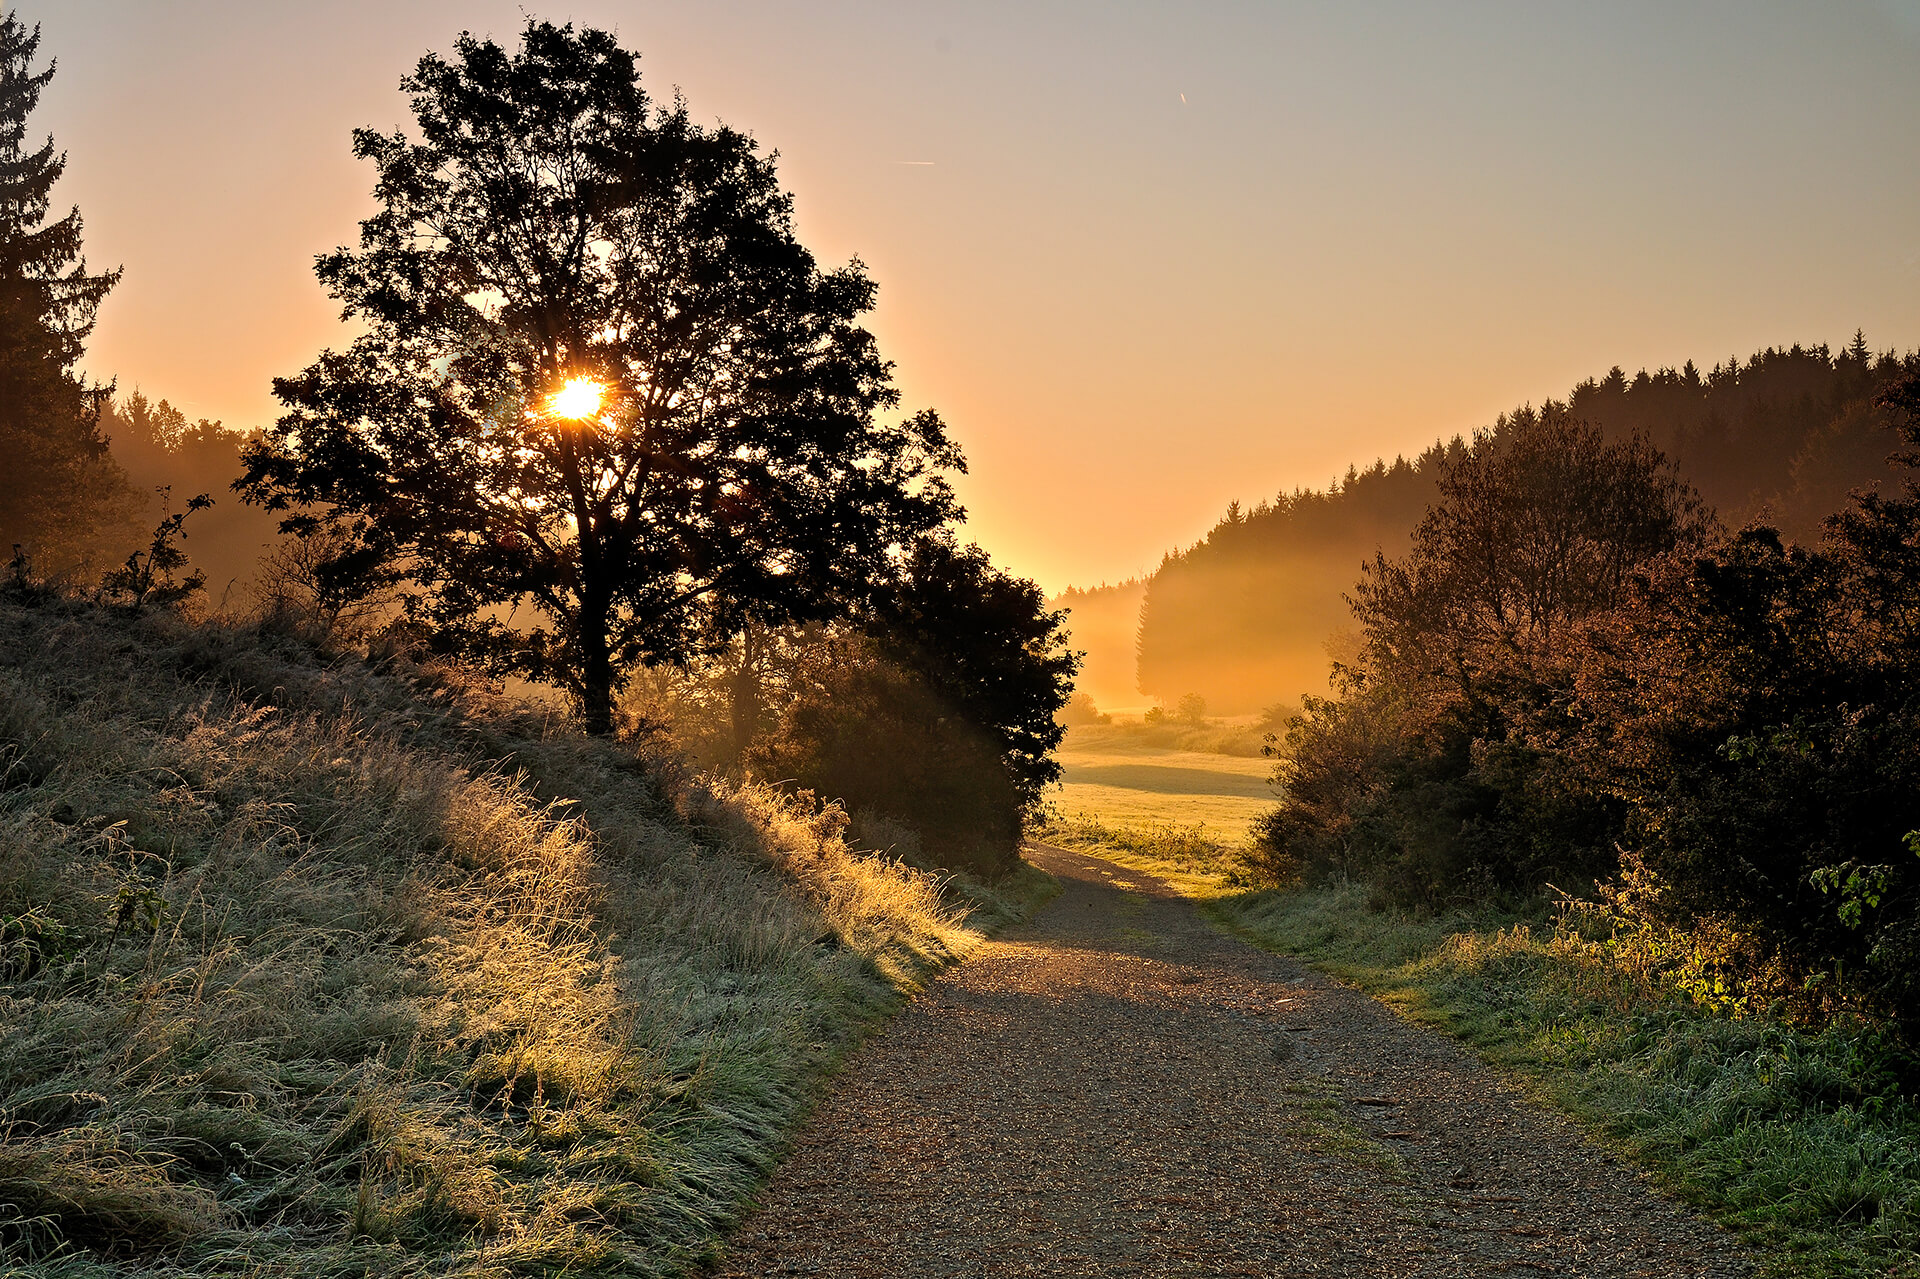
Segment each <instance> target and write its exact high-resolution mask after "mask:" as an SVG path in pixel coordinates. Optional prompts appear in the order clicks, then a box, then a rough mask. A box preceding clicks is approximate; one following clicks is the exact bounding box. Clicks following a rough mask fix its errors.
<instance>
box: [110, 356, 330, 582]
mask: <svg viewBox="0 0 1920 1279" xmlns="http://www.w3.org/2000/svg"><path fill="white" fill-rule="evenodd" d="M100 425H101V428H102V431H103V433H104V434H106V436H107V437H108V438H109V439H110V440H111V441H112V444H113V457H114V460H115V461H116V462H118V463H119V464H120V466H121V467H122V468H124V470H125V471H126V474H127V479H128V480H129V482H131V484H132V485H133V488H134V492H135V494H136V495H137V496H138V497H141V498H144V499H145V506H144V508H142V509H139V510H138V511H137V513H138V514H139V515H140V516H141V518H142V520H143V522H144V523H146V524H147V525H151V524H152V523H153V522H154V521H155V520H157V519H159V518H161V514H162V512H161V511H160V509H159V508H160V506H161V505H162V504H163V499H162V498H160V496H159V495H160V494H161V493H162V492H165V493H167V494H169V495H170V496H171V498H172V499H173V500H174V501H175V503H176V504H177V503H178V501H179V500H180V499H182V498H184V497H187V496H190V495H192V494H196V493H215V494H217V493H225V492H226V491H227V490H228V489H229V487H230V486H231V485H232V484H233V481H234V480H235V479H236V478H238V477H239V475H240V473H241V472H242V471H243V470H245V469H246V468H245V467H244V466H243V465H242V464H241V461H240V452H241V449H242V448H243V447H244V446H245V445H246V444H247V442H248V437H247V436H245V435H242V434H240V433H239V432H238V431H230V430H228V429H227V428H226V427H224V426H222V425H221V424H220V423H218V422H211V421H208V420H207V419H205V418H201V419H199V420H197V421H189V420H188V418H187V415H186V414H185V413H183V412H181V411H180V410H179V409H177V408H175V407H174V406H173V405H172V404H169V403H168V402H167V401H166V400H164V399H161V400H156V399H153V398H151V397H149V396H147V395H146V394H144V393H143V392H141V391H140V390H138V389H137V388H136V389H135V390H133V391H131V392H128V393H125V394H122V395H120V396H117V397H115V399H114V400H113V401H112V402H110V403H109V404H107V405H105V406H104V408H103V409H102V412H101V418H100ZM192 523H193V531H192V535H191V538H190V541H191V544H192V555H193V562H194V564H195V565H197V566H198V567H199V569H200V570H202V571H204V572H205V573H206V577H207V591H208V595H209V598H210V600H211V602H213V603H214V604H216V605H218V604H220V603H221V602H223V601H224V602H226V603H227V604H228V605H230V606H231V605H233V604H236V603H239V602H241V601H245V600H248V599H251V598H253V597H254V596H256V595H257V594H258V593H259V592H265V593H266V594H267V595H269V596H272V595H274V594H275V592H276V591H278V590H279V588H280V583H279V582H278V581H277V580H276V574H277V573H278V572H279V567H285V565H286V562H287V561H288V559H289V557H290V556H293V555H294V553H293V552H290V551H288V550H287V549H286V548H284V547H283V546H282V545H281V543H282V541H283V539H282V538H281V537H280V536H279V533H278V530H277V527H276V526H277V525H278V524H279V519H278V517H276V516H273V515H269V514H267V513H266V512H264V511H261V510H259V509H258V508H255V507H250V506H247V505H245V504H243V503H241V502H238V501H233V500H230V499H229V500H219V501H216V503H215V505H214V506H213V507H212V509H210V510H204V511H200V512H198V513H196V514H195V515H194V517H193V521H192ZM333 549H336V550H337V549H338V548H333ZM262 556H269V557H274V558H275V559H276V561H277V562H278V563H279V567H275V568H268V567H266V566H264V565H263V563H262ZM296 558H297V557H296ZM269 602H271V601H269Z"/></svg>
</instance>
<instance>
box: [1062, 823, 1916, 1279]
mask: <svg viewBox="0 0 1920 1279" xmlns="http://www.w3.org/2000/svg"><path fill="white" fill-rule="evenodd" d="M1055 838H1056V842H1067V843H1075V844H1077V845H1078V846H1080V847H1083V848H1087V849H1089V850H1092V851H1098V852H1100V853H1101V854H1102V855H1103V856H1110V857H1113V858H1114V859H1115V860H1118V861H1122V862H1124V863H1127V864H1131V865H1135V866H1138V867H1139V868H1140V869H1143V870H1148V871H1153V872H1156V873H1160V874H1162V875H1164V876H1166V877H1167V878H1169V879H1170V880H1171V881H1172V882H1174V883H1175V885H1176V886H1178V887H1181V888H1182V889H1183V891H1187V892H1189V893H1191V894H1192V895H1195V896H1198V897H1201V898H1203V899H1205V908H1206V909H1207V910H1208V911H1209V912H1210V913H1211V914H1213V915H1214V916H1215V917H1216V918H1217V919H1219V920H1220V921H1221V922H1222V923H1223V924H1225V925H1226V926H1228V927H1230V928H1232V929H1234V930H1235V931H1237V932H1239V933H1241V934H1242V935H1243V936H1246V937H1247V938H1249V939H1250V940H1252V941H1254V942H1256V943H1258V944H1260V945H1263V946H1266V947H1268V948H1270V949H1273V950H1277V951H1280V952H1282V953H1285V954H1289V955H1293V956H1297V957H1299V958H1301V959H1304V960H1306V961H1307V962H1309V963H1311V964H1313V965H1314V966H1316V967H1318V968H1320V969H1322V970H1323V971H1325V972H1328V973H1330V974H1331V975H1333V976H1336V977H1338V978H1340V979H1341V980H1343V981H1346V982H1349V983H1351V984H1353V985H1355V986H1358V987H1359V988H1361V989H1363V990H1365V991H1367V992H1368V993H1370V994H1373V995H1375V996H1377V997H1379V998H1381V999H1382V1000H1384V1001H1385V1002H1387V1003H1388V1004H1390V1005H1391V1006H1393V1007H1394V1008H1396V1009H1398V1010H1399V1011H1400V1012H1402V1013H1403V1014H1404V1015H1406V1016H1407V1017H1409V1018H1411V1019H1413V1020H1416V1021H1420V1022H1424V1023H1426V1024H1428V1025H1432V1026H1435V1027H1437V1028H1439V1029H1441V1030H1444V1031H1446V1032H1447V1033H1449V1034H1452V1035H1454V1036H1456V1037H1458V1038H1459V1039H1461V1040H1463V1041H1465V1042H1466V1043H1468V1044H1470V1045H1472V1046H1473V1047H1474V1048H1475V1049H1476V1050H1477V1051H1478V1052H1480V1054H1481V1055H1482V1056H1483V1057H1485V1058H1486V1059H1487V1060H1488V1061H1489V1062H1491V1063H1493V1064H1495V1065H1497V1066H1500V1067H1502V1068H1505V1069H1507V1070H1509V1071H1512V1072H1514V1073H1515V1074H1517V1075H1519V1076H1520V1077H1521V1078H1523V1079H1525V1080H1526V1081H1528V1082H1529V1083H1530V1084H1531V1085H1532V1087H1533V1088H1534V1090H1535V1091H1536V1093H1537V1094H1538V1095H1539V1096H1540V1097H1541V1098H1542V1099H1543V1100H1545V1101H1547V1102H1549V1103H1550V1104H1552V1105H1555V1106H1557V1107H1559V1108H1560V1109H1562V1110H1564V1111H1566V1112H1567V1113H1569V1114H1572V1115H1573V1116H1575V1117H1576V1118H1579V1119H1581V1120H1582V1121H1584V1122H1585V1123H1586V1124H1587V1125H1588V1126H1589V1127H1590V1128H1591V1129H1592V1130H1593V1131H1595V1132H1596V1133H1597V1134H1598V1135H1600V1136H1601V1137H1602V1139H1603V1140H1606V1141H1607V1142H1609V1143H1610V1144H1612V1145H1614V1146H1615V1147H1616V1148H1617V1149H1619V1150H1620V1151H1621V1152H1622V1153H1623V1154H1625V1155H1626V1156H1627V1157H1628V1158H1630V1159H1631V1160H1633V1161H1634V1162H1636V1163H1638V1164H1640V1165H1641V1166H1643V1167H1645V1168H1647V1169H1648V1170H1650V1171H1651V1172H1652V1173H1653V1174H1654V1175H1655V1177H1656V1178H1657V1179H1658V1180H1660V1181H1661V1182H1662V1183H1663V1184H1664V1185H1666V1186H1667V1187H1668V1188H1669V1189H1671V1190H1672V1191H1674V1192H1675V1193H1677V1194H1679V1195H1680V1196H1682V1197H1683V1198H1685V1199H1687V1200H1688V1201H1689V1202H1692V1203H1694V1204H1696V1205H1697V1206H1699V1207H1701V1208H1702V1209H1704V1210H1706V1211H1707V1212H1709V1213H1711V1214H1713V1215H1714V1216H1716V1217H1717V1218H1719V1219H1720V1220H1722V1221H1724V1222H1726V1223H1727V1224H1728V1225H1730V1226H1733V1227H1734V1228H1736V1229H1738V1230H1740V1231H1741V1232H1742V1233H1743V1234H1745V1235H1746V1236H1747V1238H1748V1239H1749V1240H1750V1241H1751V1243H1752V1244H1753V1245H1754V1246H1755V1248H1756V1249H1757V1251H1758V1252H1759V1254H1760V1255H1761V1256H1762V1258H1763V1259H1764V1265H1765V1269H1766V1271H1767V1272H1768V1273H1771V1274H1778V1275H1795V1276H1800V1275H1808V1276H1835V1277H1837V1276H1866V1275H1896V1276H1914V1275H1920V1107H1916V1106H1915V1105H1914V1103H1913V1101H1912V1100H1911V1099H1910V1098H1907V1097H1903V1096H1902V1095H1901V1091H1900V1085H1899V1083H1898V1075H1897V1073H1896V1071H1895V1070H1894V1068H1893V1067H1894V1064H1895V1050H1894V1049H1893V1047H1892V1046H1891V1045H1890V1044H1889V1043H1888V1042H1887V1041H1886V1040H1885V1039H1884V1038H1883V1037H1882V1036H1881V1035H1880V1034H1878V1033H1877V1032H1875V1031H1874V1030H1872V1029H1870V1028H1867V1027H1863V1026H1858V1025H1854V1026H1833V1027H1829V1028H1827V1029H1824V1030H1820V1031H1813V1030H1807V1029H1803V1028H1799V1027H1795V1026H1792V1025H1788V1024H1785V1023H1783V1022H1780V1021H1777V1020H1772V1019H1769V1018H1765V1017H1751V1016H1749V1017H1734V1016H1729V1015H1725V1014H1723V1013H1718V1012H1713V1011H1710V1010H1708V1009H1706V1008H1703V1007H1701V1006H1700V1005H1699V1004H1697V1003H1695V1002H1694V1001H1693V1000H1691V999H1689V998H1688V997H1686V996H1685V995H1683V994H1681V993H1679V992H1677V991H1674V990H1671V989H1666V988H1663V987H1662V986H1661V985H1660V984H1659V983H1658V982H1657V981H1654V982H1649V981H1648V980H1647V978H1646V975H1645V974H1643V973H1636V972H1630V971H1627V970H1626V969H1625V968H1624V967H1623V966H1622V965H1620V964H1619V963H1618V962H1617V961H1615V960H1614V959H1613V958H1612V957H1610V955H1609V953H1608V951H1607V949H1606V947H1605V946H1604V945H1603V944H1599V943H1595V942H1591V941H1586V940H1583V939H1581V938H1580V937H1578V936H1574V935H1570V934H1566V933H1562V932H1558V931H1556V929H1555V928H1554V926H1553V924H1552V921H1551V919H1550V918H1549V917H1547V916H1546V915H1545V914H1544V913H1542V914H1540V915H1536V916H1534V917H1532V918H1527V917H1515V916H1511V915H1495V914H1491V913H1483V914H1477V915H1476V914H1461V915H1453V916H1425V917H1414V916H1408V915H1402V914H1397V913H1388V912H1381V911H1378V910H1374V909H1371V908H1370V907H1369V905H1368V901H1367V894H1366V892H1365V890H1364V889H1363V888H1360V887H1358V886H1342V887H1328V888H1318V889H1310V890H1297V891H1247V890H1246V889H1245V888H1244V887H1241V886H1236V885H1235V884H1234V883H1232V882H1231V880H1232V879H1233V878H1235V877H1236V875H1237V874H1238V867H1237V864H1236V863H1235V861H1234V860H1233V858H1232V855H1231V852H1230V850H1225V849H1221V848H1219V847H1217V846H1209V845H1208V844H1207V842H1206V841H1205V840H1204V839H1201V838H1198V836H1197V833H1196V832H1193V831H1191V830H1188V831H1185V832H1183V831H1181V830H1180V829H1179V828H1166V829H1159V830H1134V831H1125V830H1121V831H1115V830H1104V831H1096V830H1092V829H1087V828H1084V827H1083V828H1081V829H1079V830H1077V831H1075V830H1062V831H1057V832H1056V833H1055Z"/></svg>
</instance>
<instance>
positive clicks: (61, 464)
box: [0, 12, 130, 570]
mask: <svg viewBox="0 0 1920 1279" xmlns="http://www.w3.org/2000/svg"><path fill="white" fill-rule="evenodd" d="M39 46H40V29H39V28H38V27H34V28H33V29H31V30H29V29H28V28H27V27H26V26H25V25H24V24H23V23H22V22H21V21H20V19H19V17H18V15H17V14H14V13H12V12H9V13H7V14H6V15H5V16H4V17H0V458H4V460H5V466H6V478H5V480H4V481H0V549H3V548H4V547H6V546H8V545H13V544H24V545H25V547H26V548H27V552H28V553H29V554H30V555H32V556H33V557H34V559H35V560H36V562H37V564H38V565H39V566H40V567H41V568H42V569H43V570H46V569H53V568H60V567H71V566H74V565H77V564H78V563H80V562H81V561H82V560H83V559H85V558H86V554H87V552H88V550H90V549H91V548H92V546H93V545H94V544H95V543H96V542H97V540H98V538H99V537H100V535H101V533H102V531H103V527H104V526H105V525H107V524H108V523H110V522H112V521H113V520H114V518H115V517H116V516H117V515H118V514H119V513H120V512H123V511H125V510H126V509H127V508H128V506H129V497H130V491H129V489H128V486H127V483H126V479H125V476H124V475H123V474H122V473H121V471H120V468H119V467H118V466H117V465H116V464H115V463H114V461H113V459H112V458H111V457H110V456H109V455H108V453H107V442H106V440H105V439H104V438H103V437H102V435H101V433H100V413H101V409H102V408H103V406H104V405H105V403H106V400H107V398H108V396H109V395H110V394H111V392H112V387H111V386H110V385H109V386H102V385H97V384H89V383H88V382H87V381H86V380H85V379H83V378H82V377H81V376H79V375H78V374H77V373H76V372H75V370H74V365H75V364H77V363H78V362H79V360H80V357H81V356H82V355H83V354H84V353H85V343H86V339H87V336H88V334H89V333H91V332H92V330H93V323H94V316H95V314H96V313H97V312H98V310H99V307H100V303H101V301H102V299H104V298H105V297H106V295H107V292H108V290H110V289H112V288H113V286H114V285H115V284H116V283H118V281H119V279H120V272H118V271H108V272H104V273H100V274H89V273H88V271H87V265H86V260H85V258H84V257H82V255H81V237H80V231H81V222H80V211H79V210H78V209H77V208H76V209H73V210H70V211H69V212H68V213H67V215H66V216H65V217H63V218H60V219H59V220H57V221H53V222H49V221H47V214H48V209H49V207H50V205H51V202H52V199H51V197H52V191H53V185H54V183H55V182H57V181H58V180H59V178H60V174H61V172H62V171H63V170H64V169H65V168H66V155H65V154H64V153H57V152H56V151H55V150H54V145H53V139H52V138H48V139H47V140H46V141H45V142H44V143H42V144H41V145H39V146H38V147H32V146H31V145H30V144H29V142H28V132H27V117H28V116H29V115H31V114H32V112H33V110H34V108H35V107H36V106H38V105H39V102H40V93H41V91H42V90H43V89H45V88H46V85H47V82H48V81H49V80H51V79H52V78H53V72H54V67H53V65H52V64H51V63H49V64H48V66H47V67H46V68H45V69H44V70H42V71H38V72H36V71H35V70H34V69H33V61H34V56H35V54H36V53H37V52H38V50H39Z"/></svg>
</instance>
